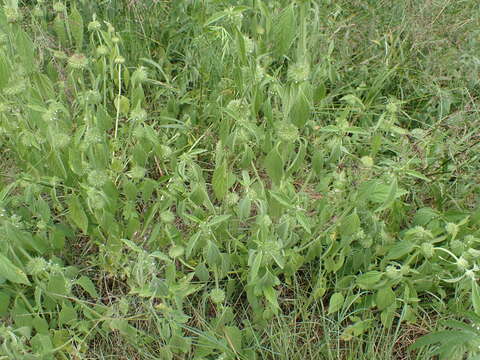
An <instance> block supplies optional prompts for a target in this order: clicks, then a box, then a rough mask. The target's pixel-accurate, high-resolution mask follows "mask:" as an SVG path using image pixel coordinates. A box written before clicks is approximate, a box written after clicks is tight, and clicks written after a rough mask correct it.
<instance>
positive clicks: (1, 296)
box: [0, 291, 10, 317]
mask: <svg viewBox="0 0 480 360" xmlns="http://www.w3.org/2000/svg"><path fill="white" fill-rule="evenodd" d="M9 306H10V296H9V295H8V294H7V293H5V292H3V291H0V317H4V316H5V315H7V313H8V307H9Z"/></svg>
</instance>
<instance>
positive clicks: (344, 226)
mask: <svg viewBox="0 0 480 360" xmlns="http://www.w3.org/2000/svg"><path fill="white" fill-rule="evenodd" d="M338 230H339V233H340V235H341V236H351V235H353V234H355V233H357V232H358V230H360V218H359V217H358V215H357V212H356V211H354V212H353V213H352V214H350V215H349V216H347V217H345V218H344V219H343V220H342V222H341V223H340V226H339V229H338Z"/></svg>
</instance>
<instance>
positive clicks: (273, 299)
mask: <svg viewBox="0 0 480 360" xmlns="http://www.w3.org/2000/svg"><path fill="white" fill-rule="evenodd" d="M263 295H264V296H265V298H266V299H267V301H268V302H269V303H270V304H271V305H272V307H273V311H274V312H276V311H277V310H278V309H279V308H280V306H279V305H278V296H277V292H276V291H275V289H274V288H273V287H271V286H268V287H265V288H263Z"/></svg>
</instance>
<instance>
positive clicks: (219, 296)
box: [210, 289, 225, 305]
mask: <svg viewBox="0 0 480 360" xmlns="http://www.w3.org/2000/svg"><path fill="white" fill-rule="evenodd" d="M210 299H211V300H212V302H213V303H214V304H217V305H218V304H221V303H223V302H224V301H225V291H223V290H222V289H213V290H212V291H210Z"/></svg>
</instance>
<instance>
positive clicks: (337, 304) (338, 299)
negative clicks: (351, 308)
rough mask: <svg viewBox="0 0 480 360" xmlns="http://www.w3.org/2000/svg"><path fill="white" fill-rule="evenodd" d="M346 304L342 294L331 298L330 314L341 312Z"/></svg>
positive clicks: (338, 293)
mask: <svg viewBox="0 0 480 360" xmlns="http://www.w3.org/2000/svg"><path fill="white" fill-rule="evenodd" d="M344 302H345V297H344V296H343V294H342V293H340V292H337V293H335V294H333V295H332V296H331V297H330V302H329V305H328V313H329V314H333V313H336V312H337V311H338V310H340V309H341V308H342V306H343V303H344Z"/></svg>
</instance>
